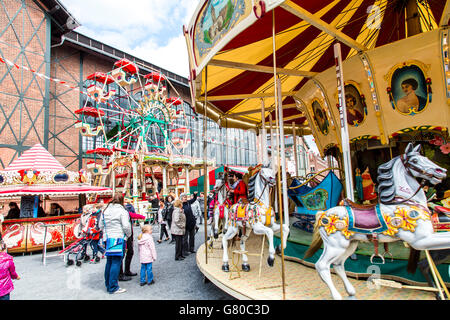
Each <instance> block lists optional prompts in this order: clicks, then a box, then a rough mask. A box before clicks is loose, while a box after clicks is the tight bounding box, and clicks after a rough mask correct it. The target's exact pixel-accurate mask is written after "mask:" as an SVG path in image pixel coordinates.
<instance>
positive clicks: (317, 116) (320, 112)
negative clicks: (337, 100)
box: [312, 99, 329, 135]
mask: <svg viewBox="0 0 450 320" xmlns="http://www.w3.org/2000/svg"><path fill="white" fill-rule="evenodd" d="M312 110H313V114H314V121H315V123H316V126H317V128H319V130H320V132H322V133H323V134H324V135H327V134H328V131H329V130H328V127H329V121H328V117H327V114H326V112H325V110H324V109H323V107H322V106H321V104H320V102H319V100H317V99H316V100H313V102H312Z"/></svg>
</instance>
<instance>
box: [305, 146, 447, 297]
mask: <svg viewBox="0 0 450 320" xmlns="http://www.w3.org/2000/svg"><path fill="white" fill-rule="evenodd" d="M446 172H447V170H445V169H443V168H441V167H439V166H437V165H436V164H434V163H433V162H432V161H430V160H429V159H427V158H426V157H424V156H422V155H421V154H420V145H418V146H417V147H415V148H414V147H413V145H412V144H411V143H410V144H408V146H407V147H406V150H405V154H403V155H401V156H398V157H395V158H394V159H392V160H391V161H389V162H387V163H385V164H383V165H381V166H380V167H379V168H378V182H379V186H378V192H379V203H378V204H374V205H368V206H362V205H356V204H354V203H352V202H351V201H347V202H346V203H347V205H345V206H337V207H334V208H331V209H328V210H327V211H319V212H318V213H317V215H316V223H315V226H314V234H313V240H312V242H311V245H310V247H309V249H308V251H307V252H306V253H305V259H306V258H308V257H311V256H312V255H313V254H314V253H315V252H316V251H317V250H318V249H319V248H320V247H321V245H322V243H323V245H324V249H323V252H322V255H321V256H320V258H319V260H318V261H317V262H316V264H315V267H316V270H317V272H318V273H319V276H320V278H321V279H322V280H323V281H324V282H325V284H326V285H327V286H328V288H329V289H330V292H331V295H332V297H333V298H334V299H342V296H341V294H340V293H339V292H338V291H337V289H336V287H335V286H334V284H333V282H332V279H331V274H330V265H331V264H333V266H334V270H335V271H336V273H337V275H338V276H339V277H340V278H341V279H342V281H343V283H344V286H345V289H346V291H347V293H348V294H349V296H350V297H353V296H354V295H355V294H356V291H355V288H354V287H353V285H352V284H351V283H350V281H349V280H348V279H347V275H346V273H345V269H344V264H345V261H346V260H347V258H348V257H349V256H350V255H351V254H352V253H353V252H354V251H355V249H356V247H357V246H358V242H359V241H369V240H372V239H377V240H378V241H379V242H382V243H385V242H394V241H399V240H402V241H404V242H406V243H408V245H409V246H410V247H412V248H414V249H416V250H441V249H448V248H450V232H443V233H435V232H434V229H433V225H432V222H431V214H430V211H429V209H428V206H427V198H426V195H425V192H424V191H423V190H422V185H421V184H419V183H418V182H417V179H424V181H428V182H430V183H431V184H433V185H435V184H438V183H441V182H442V180H443V179H444V178H445V177H446Z"/></svg>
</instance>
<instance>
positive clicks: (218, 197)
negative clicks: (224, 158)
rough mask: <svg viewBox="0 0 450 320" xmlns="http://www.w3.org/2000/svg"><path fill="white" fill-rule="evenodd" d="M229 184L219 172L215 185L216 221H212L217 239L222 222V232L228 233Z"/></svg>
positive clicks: (212, 227)
mask: <svg viewBox="0 0 450 320" xmlns="http://www.w3.org/2000/svg"><path fill="white" fill-rule="evenodd" d="M227 189H228V186H227V183H226V179H225V178H224V177H223V173H222V172H221V173H219V177H218V178H217V179H216V184H215V185H214V189H213V190H214V200H213V201H215V204H214V216H213V217H214V222H213V223H211V231H212V232H211V233H212V235H213V236H214V238H215V239H217V238H218V237H219V225H220V223H221V224H222V232H223V233H226V229H227V223H228V207H229V204H230V203H229V201H228V199H227V191H228V190H227Z"/></svg>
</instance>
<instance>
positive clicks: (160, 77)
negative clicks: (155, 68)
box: [144, 72, 167, 82]
mask: <svg viewBox="0 0 450 320" xmlns="http://www.w3.org/2000/svg"><path fill="white" fill-rule="evenodd" d="M144 78H145V79H152V81H153V82H159V81H165V80H167V79H166V76H165V75H163V74H161V73H159V72H151V73H149V74H146V75H145V76H144Z"/></svg>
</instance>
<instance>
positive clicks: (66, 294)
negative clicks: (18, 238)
mask: <svg viewBox="0 0 450 320" xmlns="http://www.w3.org/2000/svg"><path fill="white" fill-rule="evenodd" d="M199 227H200V230H199V232H198V233H197V235H196V238H195V239H196V241H195V244H196V248H198V247H199V246H200V245H201V244H202V243H203V242H204V232H203V230H204V226H203V225H200V226H199ZM134 228H135V229H134V234H135V238H136V237H137V235H138V234H139V232H140V230H139V227H134ZM158 236H159V232H158V235H156V234H155V233H154V234H153V238H154V240H155V244H156V249H157V253H158V260H157V261H156V262H154V263H153V272H154V275H155V282H156V283H155V284H153V285H151V286H144V287H141V286H140V285H139V276H136V277H133V279H132V280H131V281H127V282H119V284H120V286H121V287H123V288H125V289H127V290H128V291H127V292H125V293H122V294H114V295H111V294H108V293H107V292H106V290H105V285H104V277H103V272H104V267H105V262H106V259H103V260H101V262H100V263H98V264H89V263H83V265H82V266H81V267H76V266H70V267H67V266H65V265H64V262H63V258H62V257H52V258H49V259H48V260H47V265H46V266H44V265H43V264H42V262H41V258H42V255H41V253H36V254H33V255H29V254H28V255H25V256H21V255H19V256H15V257H14V262H15V265H16V270H17V273H18V274H19V275H20V276H21V278H22V279H21V280H17V281H15V282H14V286H15V290H14V291H13V292H12V294H11V299H14V300H31V299H32V300H50V299H56V300H124V299H133V300H144V299H150V300H178V299H180V300H234V298H233V297H231V296H229V295H228V294H226V293H225V292H223V291H221V290H220V289H219V288H217V287H216V286H215V285H214V284H212V283H211V282H208V283H205V282H204V277H203V274H202V273H201V272H200V271H199V269H198V267H197V264H196V262H195V254H190V255H189V256H188V257H187V258H186V259H185V260H184V261H175V259H174V257H175V247H174V244H169V242H168V241H167V242H162V243H161V244H158V243H156V240H157V239H158ZM134 243H135V255H134V256H133V260H132V268H131V269H132V271H134V272H137V273H138V274H139V271H140V264H139V256H138V253H137V247H136V245H137V241H134ZM88 252H89V253H90V252H91V251H90V249H89V251H88ZM49 254H55V251H53V252H50V253H49Z"/></svg>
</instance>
